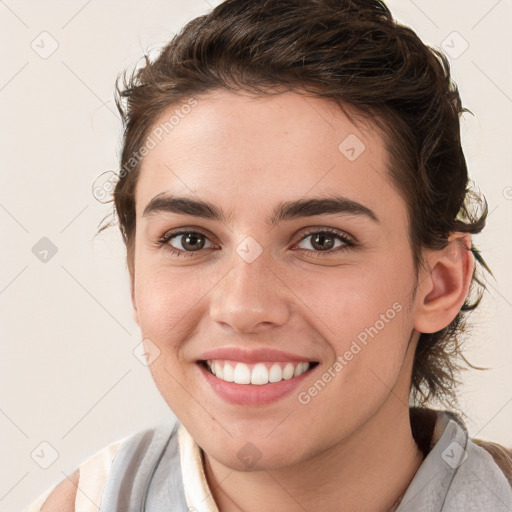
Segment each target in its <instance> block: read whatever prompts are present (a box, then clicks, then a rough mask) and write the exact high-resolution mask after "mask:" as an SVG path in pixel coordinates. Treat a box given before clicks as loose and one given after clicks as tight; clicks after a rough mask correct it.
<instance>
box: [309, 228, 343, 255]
mask: <svg viewBox="0 0 512 512" xmlns="http://www.w3.org/2000/svg"><path fill="white" fill-rule="evenodd" d="M336 241H338V242H339V243H338V245H336ZM300 244H306V245H309V247H307V246H302V247H300ZM352 245H353V243H352V241H351V240H350V239H349V238H348V237H347V236H345V235H343V234H341V233H338V232H332V231H330V230H328V231H325V230H323V231H320V230H317V231H313V232H311V233H308V234H307V235H306V236H305V237H303V238H302V240H301V241H300V242H299V247H300V248H301V249H304V250H305V251H306V252H327V251H330V252H337V251H338V250H343V249H346V248H348V247H350V246H352ZM311 247H312V248H313V250H311V249H310V248H311Z"/></svg>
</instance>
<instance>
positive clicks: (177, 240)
mask: <svg viewBox="0 0 512 512" xmlns="http://www.w3.org/2000/svg"><path fill="white" fill-rule="evenodd" d="M206 240H207V238H206V237H205V236H204V235H203V234H201V233H196V232H194V231H190V232H181V233H176V234H174V235H172V236H171V237H169V240H168V242H167V243H168V244H169V245H170V246H172V247H174V248H175V249H178V250H181V251H187V252H195V251H200V250H201V249H203V248H204V246H205V242H206Z"/></svg>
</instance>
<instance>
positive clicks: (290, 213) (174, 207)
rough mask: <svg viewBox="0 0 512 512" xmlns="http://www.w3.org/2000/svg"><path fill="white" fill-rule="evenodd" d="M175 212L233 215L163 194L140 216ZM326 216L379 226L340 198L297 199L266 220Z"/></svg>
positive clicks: (219, 217) (214, 217)
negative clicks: (358, 219) (360, 218)
mask: <svg viewBox="0 0 512 512" xmlns="http://www.w3.org/2000/svg"><path fill="white" fill-rule="evenodd" d="M162 212H167V213H177V214H180V215H191V216H194V217H200V218H204V219H211V220H218V221H221V222H223V223H228V222H229V220H230V219H232V215H231V213H230V214H227V213H226V212H225V211H224V210H223V209H222V208H218V207H217V206H215V205H214V204H212V203H209V202H207V201H202V200H196V199H191V198H188V197H177V196H172V195H169V194H167V193H165V192H162V193H160V194H158V195H156V196H155V197H153V198H152V199H151V200H150V201H149V203H148V204H147V205H146V207H145V208H144V212H143V213H142V216H143V217H148V216H150V215H154V214H157V213H162ZM326 214H331V215H332V214H348V215H357V216H364V217H367V218H369V219H371V220H372V221H373V222H375V223H380V220H379V218H378V217H377V215H376V214H375V212H374V211H373V210H371V209H370V208H368V207H366V206H364V205H362V204H360V203H357V202H356V201H353V200H352V199H348V198H346V197H342V196H328V197H318V198H312V199H299V200H296V201H287V202H284V203H279V204H278V205H277V206H276V207H275V208H274V210H273V212H272V214H271V215H270V216H269V217H267V219H266V222H267V223H268V224H269V225H272V226H274V225H276V224H278V223H280V222H282V221H284V220H292V219H297V218H301V217H313V216H315V215H326Z"/></svg>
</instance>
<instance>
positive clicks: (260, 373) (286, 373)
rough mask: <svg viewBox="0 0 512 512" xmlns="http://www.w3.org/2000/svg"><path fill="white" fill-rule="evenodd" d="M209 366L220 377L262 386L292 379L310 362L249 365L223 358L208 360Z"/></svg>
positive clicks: (304, 369) (307, 366) (239, 382)
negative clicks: (223, 359) (222, 359)
mask: <svg viewBox="0 0 512 512" xmlns="http://www.w3.org/2000/svg"><path fill="white" fill-rule="evenodd" d="M206 364H207V366H208V368H210V370H211V372H212V373H213V374H214V375H215V376H216V377H217V378H219V379H221V380H224V381H226V382H234V383H235V384H254V385H257V386H261V385H264V384H268V383H269V382H280V381H281V380H283V379H284V380H290V379H292V378H293V377H298V376H299V375H302V374H303V373H304V372H306V371H307V370H308V369H309V367H310V364H309V363H273V364H272V363H257V364H255V365H250V366H249V365H247V364H245V363H234V362H227V361H221V360H215V361H206Z"/></svg>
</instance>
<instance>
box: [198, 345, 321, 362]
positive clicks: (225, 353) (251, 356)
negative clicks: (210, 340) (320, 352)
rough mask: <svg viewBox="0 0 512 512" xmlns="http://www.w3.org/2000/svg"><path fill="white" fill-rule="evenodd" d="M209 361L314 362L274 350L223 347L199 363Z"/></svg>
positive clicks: (205, 356)
mask: <svg viewBox="0 0 512 512" xmlns="http://www.w3.org/2000/svg"><path fill="white" fill-rule="evenodd" d="M208 359H228V360H230V361H239V362H241V363H257V362H260V361H280V362H288V361H289V362H297V363H302V362H303V363H307V362H311V361H314V360H313V359H311V358H308V357H302V356H299V355H297V354H291V353H289V352H283V351H282V350H275V349H273V348H255V349H252V350H247V349H243V348H237V347H232V348H230V347H223V348H217V349H214V350H208V351H207V352H204V353H203V354H201V355H200V356H199V358H198V361H206V360H208Z"/></svg>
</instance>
